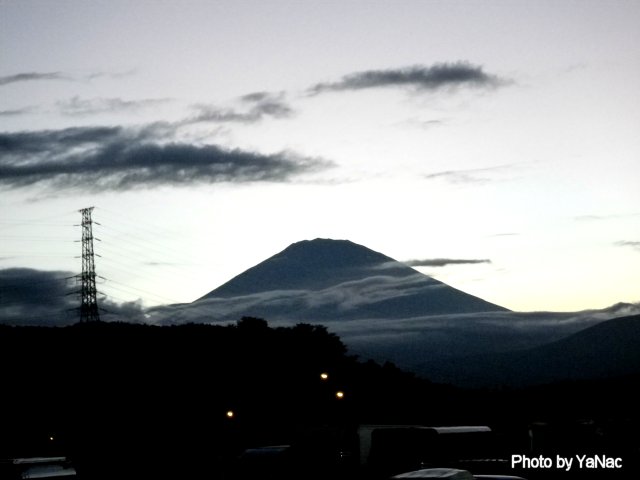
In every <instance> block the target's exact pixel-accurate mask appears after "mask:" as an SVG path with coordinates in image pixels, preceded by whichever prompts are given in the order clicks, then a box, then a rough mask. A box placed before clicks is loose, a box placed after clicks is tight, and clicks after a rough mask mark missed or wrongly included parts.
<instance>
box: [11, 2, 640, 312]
mask: <svg viewBox="0 0 640 480" xmlns="http://www.w3.org/2000/svg"><path fill="white" fill-rule="evenodd" d="M638 24H640V3H639V2H637V1H579V2H578V1H566V0H562V1H557V0H556V1H536V2H530V1H489V0H487V1H446V2H445V1H403V0H399V1H393V2H391V1H389V2H382V1H322V2H304V1H249V0H247V1H240V2H238V1H194V0H191V1H173V0H166V1H144V0H141V1H137V2H130V1H119V0H110V1H77V0H73V1H65V0H60V1H56V2H53V1H32V0H21V1H17V0H16V1H14V0H0V195H1V196H0V242H1V249H0V281H1V283H2V284H3V285H4V291H5V294H4V297H5V298H4V300H2V301H0V304H2V305H0V306H2V310H3V311H4V312H5V313H6V312H8V311H10V310H11V311H13V313H14V314H15V312H16V311H18V309H19V308H20V305H18V304H19V303H20V302H22V303H25V304H26V303H29V301H28V300H25V299H27V298H28V297H29V296H30V295H31V296H32V297H31V298H38V299H39V300H38V302H39V307H40V308H45V306H46V304H47V302H48V301H51V302H53V300H52V299H53V298H54V297H55V298H58V297H59V296H60V295H63V294H64V292H68V291H69V289H73V279H68V278H67V277H69V276H72V275H74V274H77V273H79V271H80V268H81V267H80V259H79V258H77V257H78V256H79V255H80V243H79V240H80V236H81V232H80V228H79V227H78V226H77V225H78V224H79V223H80V213H79V212H78V210H79V209H81V208H85V207H92V206H93V207H95V208H94V210H93V212H92V214H93V220H94V221H95V222H96V224H94V225H93V230H94V234H95V236H96V237H97V238H99V239H100V241H96V242H95V247H94V248H95V252H96V254H98V255H99V256H98V257H96V260H95V263H96V272H97V274H98V275H99V276H100V277H99V280H98V290H99V291H100V292H101V294H102V296H101V298H102V299H103V303H104V304H106V305H107V306H109V305H111V307H112V308H124V307H126V306H130V307H140V306H153V305H159V304H166V303H175V302H190V301H193V300H195V299H197V298H199V297H201V296H203V295H204V294H206V293H207V292H209V291H211V290H213V289H214V288H216V287H218V286H219V285H221V284H223V283H224V282H226V281H228V280H229V279H231V278H232V277H234V276H235V275H238V274H239V273H241V272H242V271H244V270H246V269H247V268H249V267H251V266H253V265H255V264H257V263H259V262H260V261H262V260H264V259H266V258H268V257H270V256H272V255H274V254H276V253H278V252H280V251H281V250H283V249H284V248H286V247H287V246H288V245H289V244H291V243H294V242H297V241H300V240H305V239H313V238H335V239H348V240H351V241H353V242H356V243H359V244H362V245H365V246H367V247H369V248H371V249H373V250H376V251H378V252H381V253H384V254H385V255H388V256H390V257H392V258H395V259H396V260H400V261H404V262H407V263H408V264H410V265H411V266H413V267H414V268H416V269H417V270H419V271H420V272H422V273H425V274H427V275H430V276H432V277H434V278H436V279H438V280H440V281H443V282H445V283H447V284H449V285H451V286H453V287H455V288H458V289H460V290H462V291H465V292H467V293H470V294H473V295H476V296H478V297H481V298H483V299H485V300H487V301H489V302H492V303H495V304H498V305H501V306H503V307H505V308H509V309H511V310H516V311H565V312H569V311H579V310H584V309H597V308H605V307H608V306H610V305H613V304H615V303H617V302H639V301H640V291H639V288H638V287H639V286H640V188H638V185H640V182H639V179H640V135H638V132H639V131H640V90H639V89H638V88H637V85H639V84H640V55H639V52H640V29H638V28H637V25H638ZM33 295H35V296H33ZM32 303H33V302H31V305H30V306H29V308H30V309H31V310H25V311H26V312H29V311H30V312H33V311H35V310H34V308H35V307H34V306H33V304H32ZM123 304H124V306H123ZM12 309H13V310H12ZM25 311H22V314H26V315H29V313H25ZM63 315H64V314H63ZM67 315H68V313H67Z"/></svg>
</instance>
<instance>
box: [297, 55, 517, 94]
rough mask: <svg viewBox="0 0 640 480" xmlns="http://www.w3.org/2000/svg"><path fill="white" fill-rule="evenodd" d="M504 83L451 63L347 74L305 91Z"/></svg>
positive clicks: (479, 69)
mask: <svg viewBox="0 0 640 480" xmlns="http://www.w3.org/2000/svg"><path fill="white" fill-rule="evenodd" d="M507 83H508V81H507V80H504V79H501V78H499V77H497V76H495V75H490V74H487V73H485V72H484V70H483V69H482V67H481V66H477V65H472V64H470V63H468V62H455V63H437V64H434V65H432V66H424V65H415V66H411V67H405V68H398V69H387V70H367V71H363V72H356V73H351V74H349V75H345V76H344V77H342V78H341V79H340V80H339V81H337V82H329V83H318V84H316V85H314V86H313V87H311V88H310V89H309V93H311V94H319V93H324V92H334V91H344V90H362V89H365V88H378V87H408V88H412V89H414V90H416V91H433V90H440V89H451V88H457V87H483V88H488V87H498V86H501V85H505V84H507Z"/></svg>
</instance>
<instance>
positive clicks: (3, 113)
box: [0, 107, 37, 117]
mask: <svg viewBox="0 0 640 480" xmlns="http://www.w3.org/2000/svg"><path fill="white" fill-rule="evenodd" d="M36 111H37V108H35V107H23V108H16V109H13V110H0V117H17V116H19V115H28V114H30V113H34V112H36Z"/></svg>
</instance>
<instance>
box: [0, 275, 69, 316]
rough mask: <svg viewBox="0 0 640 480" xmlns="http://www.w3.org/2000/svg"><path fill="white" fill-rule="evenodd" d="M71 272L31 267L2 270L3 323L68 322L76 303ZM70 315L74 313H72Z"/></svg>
mask: <svg viewBox="0 0 640 480" xmlns="http://www.w3.org/2000/svg"><path fill="white" fill-rule="evenodd" d="M72 276H73V273H71V272H64V271H42V270H33V269H29V268H9V269H3V270H0V323H5V324H12V325H24V324H38V325H48V324H51V323H61V322H62V323H64V320H65V319H66V318H67V314H68V312H69V310H70V309H71V308H73V307H75V306H77V305H75V302H74V298H73V297H72V296H70V294H71V293H73V291H74V290H73V287H74V286H75V285H74V282H73V281H72V279H71V278H70V277H72ZM69 318H72V315H71V314H69Z"/></svg>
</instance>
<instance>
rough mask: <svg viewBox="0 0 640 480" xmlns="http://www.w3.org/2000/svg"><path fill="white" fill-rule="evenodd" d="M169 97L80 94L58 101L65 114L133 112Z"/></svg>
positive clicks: (159, 102)
mask: <svg viewBox="0 0 640 480" xmlns="http://www.w3.org/2000/svg"><path fill="white" fill-rule="evenodd" d="M169 101H170V100H169V99H167V98H146V99H142V100H123V99H121V98H91V99H82V98H80V97H78V96H75V97H72V98H70V99H69V100H65V101H60V102H57V104H56V105H57V106H58V108H59V109H60V112H61V113H63V114H64V115H93V114H97V113H110V112H123V111H126V112H132V111H138V110H141V109H143V108H148V107H153V106H156V105H161V104H163V103H167V102H169Z"/></svg>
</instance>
